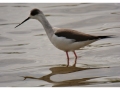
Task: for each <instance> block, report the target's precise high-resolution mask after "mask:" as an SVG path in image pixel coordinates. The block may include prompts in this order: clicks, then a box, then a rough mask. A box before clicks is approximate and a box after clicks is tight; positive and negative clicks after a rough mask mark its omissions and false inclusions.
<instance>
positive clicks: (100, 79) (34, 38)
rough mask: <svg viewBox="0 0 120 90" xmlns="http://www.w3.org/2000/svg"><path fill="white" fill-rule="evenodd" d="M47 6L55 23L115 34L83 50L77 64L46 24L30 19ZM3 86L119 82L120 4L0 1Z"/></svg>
mask: <svg viewBox="0 0 120 90" xmlns="http://www.w3.org/2000/svg"><path fill="white" fill-rule="evenodd" d="M33 8H39V9H41V10H42V11H43V12H44V13H45V15H46V17H47V19H48V21H49V22H50V23H51V25H52V26H53V27H60V28H71V29H75V30H78V31H81V32H84V33H88V34H92V35H115V36H116V37H115V38H108V39H103V40H98V41H96V42H94V43H92V44H90V45H88V46H86V47H84V48H81V49H80V50H77V51H76V53H77V55H78V57H79V58H78V60H77V65H76V67H72V64H73V63H74V55H73V53H71V52H70V53H69V54H70V67H66V63H67V60H66V55H65V53H64V52H63V51H60V50H58V49H57V48H55V47H54V46H53V45H52V44H51V42H50V41H49V39H48V37H47V35H46V33H45V31H44V29H43V27H42V25H41V24H40V23H39V22H38V21H36V20H29V21H28V22H26V23H24V24H23V25H22V26H20V27H18V28H16V29H15V28H14V27H15V26H16V25H17V24H18V23H20V22H21V21H23V20H24V19H26V18H27V17H28V16H29V13H30V10H31V9H33ZM0 12H1V14H0V16H1V17H0V87H3V86H4V87H8V86H10V87H11V86H12V87H21V86H25V87H36V86H38V87H66V86H67V87H68V86H75V87H79V86H84V87H93V86H94V87H101V86H103V87H106V86H109V87H119V86H120V71H119V69H120V37H119V36H120V4H118V3H114V4H97V3H96V4H92V3H83V4H82V3H73V4H72V3H71V4H68V3H64V4H60V3H58V4H35V3H34V4H32V3H31V4H25V3H23V4H19V3H14V4H3V3H0Z"/></svg>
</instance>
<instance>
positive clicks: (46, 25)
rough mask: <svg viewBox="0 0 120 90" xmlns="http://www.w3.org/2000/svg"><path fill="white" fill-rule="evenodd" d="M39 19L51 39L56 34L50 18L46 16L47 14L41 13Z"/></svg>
mask: <svg viewBox="0 0 120 90" xmlns="http://www.w3.org/2000/svg"><path fill="white" fill-rule="evenodd" d="M37 20H38V21H40V23H41V24H42V25H43V27H44V29H45V31H46V33H47V35H48V37H49V39H51V37H52V35H53V34H54V31H53V29H52V26H51V25H50V23H49V22H48V20H47V19H46V18H45V15H44V14H40V15H39V17H38V19H37Z"/></svg>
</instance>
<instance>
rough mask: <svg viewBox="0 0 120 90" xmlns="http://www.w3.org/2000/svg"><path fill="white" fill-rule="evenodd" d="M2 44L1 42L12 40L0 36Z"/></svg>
mask: <svg viewBox="0 0 120 90" xmlns="http://www.w3.org/2000/svg"><path fill="white" fill-rule="evenodd" d="M1 41H2V42H3V41H12V39H10V38H7V37H3V36H0V42H1Z"/></svg>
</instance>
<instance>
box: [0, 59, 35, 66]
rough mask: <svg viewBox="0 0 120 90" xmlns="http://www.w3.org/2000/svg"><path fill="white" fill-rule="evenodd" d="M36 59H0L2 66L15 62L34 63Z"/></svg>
mask: <svg viewBox="0 0 120 90" xmlns="http://www.w3.org/2000/svg"><path fill="white" fill-rule="evenodd" d="M33 62H35V61H34V60H26V59H17V58H13V59H1V60H0V67H4V66H8V65H14V64H27V63H33Z"/></svg>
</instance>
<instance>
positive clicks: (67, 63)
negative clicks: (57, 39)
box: [66, 51, 69, 67]
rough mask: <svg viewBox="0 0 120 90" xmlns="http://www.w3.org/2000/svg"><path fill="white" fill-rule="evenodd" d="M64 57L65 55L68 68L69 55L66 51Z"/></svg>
mask: <svg viewBox="0 0 120 90" xmlns="http://www.w3.org/2000/svg"><path fill="white" fill-rule="evenodd" d="M66 55H67V67H68V66H69V55H68V52H67V51H66Z"/></svg>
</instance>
